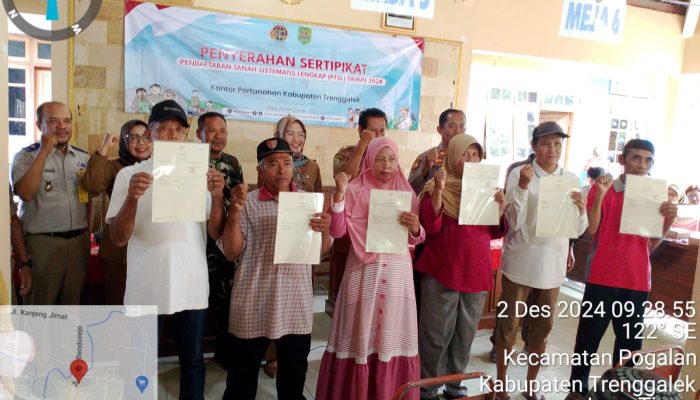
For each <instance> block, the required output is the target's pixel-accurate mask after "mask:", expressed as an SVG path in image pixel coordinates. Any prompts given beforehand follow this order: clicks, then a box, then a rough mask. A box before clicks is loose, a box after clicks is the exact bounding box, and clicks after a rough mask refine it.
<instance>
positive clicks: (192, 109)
mask: <svg viewBox="0 0 700 400" xmlns="http://www.w3.org/2000/svg"><path fill="white" fill-rule="evenodd" d="M188 111H189V113H190V115H194V116H197V115H199V90H197V89H195V90H193V91H192V96H191V97H190V106H189V107H188Z"/></svg>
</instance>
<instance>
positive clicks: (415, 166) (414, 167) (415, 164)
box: [411, 157, 423, 171]
mask: <svg viewBox="0 0 700 400" xmlns="http://www.w3.org/2000/svg"><path fill="white" fill-rule="evenodd" d="M421 164H423V159H422V158H420V157H418V158H416V161H414V162H413V165H412V166H411V171H415V170H417V169H418V168H420V166H421Z"/></svg>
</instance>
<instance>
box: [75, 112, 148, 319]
mask: <svg viewBox="0 0 700 400" xmlns="http://www.w3.org/2000/svg"><path fill="white" fill-rule="evenodd" d="M147 130H148V125H146V123H145V122H143V121H141V120H137V119H134V120H131V121H128V122H126V123H125V124H124V125H122V128H121V133H120V135H119V137H117V136H115V135H112V134H109V133H108V134H105V137H104V139H102V144H100V147H98V148H97V151H95V153H93V155H92V157H90V161H89V162H88V165H87V168H86V169H85V174H84V175H83V177H82V179H81V181H80V185H81V186H82V187H83V188H85V190H87V191H88V192H90V193H102V192H106V193H107V195H108V196H111V195H112V188H113V187H114V179H115V178H116V177H117V173H118V172H119V171H120V170H121V169H122V168H124V167H127V166H129V165H133V164H135V163H138V162H141V161H143V160H146V159H148V158H149V157H151V152H152V151H153V146H152V145H151V141H150V140H148V136H147V134H146V131H147ZM116 143H119V158H117V159H114V160H108V159H107V154H108V153H109V149H110V147H112V146H113V145H114V144H116ZM99 255H100V259H101V263H102V269H103V270H104V271H105V303H106V304H110V305H122V304H124V290H125V288H126V246H124V247H117V246H116V245H115V244H114V243H113V242H112V239H111V238H110V235H109V227H107V226H104V227H103V229H102V239H101V241H100V251H99Z"/></svg>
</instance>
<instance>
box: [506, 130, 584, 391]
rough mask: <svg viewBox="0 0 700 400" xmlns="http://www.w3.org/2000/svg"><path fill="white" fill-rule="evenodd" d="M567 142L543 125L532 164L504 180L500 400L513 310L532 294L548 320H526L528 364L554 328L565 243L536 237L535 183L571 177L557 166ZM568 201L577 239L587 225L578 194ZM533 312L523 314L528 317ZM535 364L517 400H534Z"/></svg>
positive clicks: (513, 325)
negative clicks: (574, 209) (576, 213)
mask: <svg viewBox="0 0 700 400" xmlns="http://www.w3.org/2000/svg"><path fill="white" fill-rule="evenodd" d="M567 137H569V136H568V135H567V134H566V133H564V131H563V130H562V128H561V127H560V126H559V125H558V124H557V123H555V122H551V121H549V122H543V123H541V124H540V125H538V126H537V127H536V128H535V130H534V131H533V133H532V143H531V144H532V149H533V150H534V152H535V159H534V160H532V161H531V162H530V163H526V164H524V165H521V166H519V167H516V168H514V169H513V170H512V171H511V172H510V174H509V176H508V178H507V181H506V202H507V204H508V205H507V208H506V213H505V215H506V220H507V223H508V232H507V233H506V236H505V238H504V240H503V255H502V257H501V272H502V273H503V277H502V280H501V284H502V288H503V291H502V293H501V299H500V302H499V304H500V303H504V305H505V310H504V311H503V312H502V313H499V315H503V317H500V318H499V320H498V323H497V327H496V332H495V339H496V356H497V371H498V380H497V384H496V392H497V398H499V399H503V398H505V397H506V395H507V393H504V390H503V388H504V386H505V383H506V371H507V368H508V365H507V362H506V360H507V359H506V354H507V353H510V352H511V351H512V348H513V344H514V343H515V337H516V334H517V330H518V323H519V322H520V321H519V319H520V318H519V317H518V316H517V315H516V306H517V307H519V308H520V309H521V312H522V309H523V308H524V306H525V305H526V304H527V302H526V301H527V299H528V296H529V295H530V293H532V292H534V293H533V297H532V300H533V301H532V305H533V306H535V307H537V308H538V309H540V310H541V309H543V308H548V309H549V310H550V315H549V316H538V315H532V316H533V317H535V318H533V319H532V321H531V324H530V327H529V332H528V335H527V338H528V340H527V341H528V343H527V351H528V352H529V353H530V357H529V360H537V359H538V357H539V355H541V354H542V353H544V350H545V347H546V343H547V337H548V336H549V332H550V331H551V330H552V325H553V324H554V312H555V305H556V300H557V296H558V294H559V286H561V284H562V282H563V281H564V277H565V276H566V270H567V256H568V254H569V239H567V238H544V237H537V236H536V225H537V201H538V194H539V179H540V178H541V177H543V176H563V175H568V176H576V175H575V174H574V173H572V172H570V171H566V170H564V169H563V168H561V167H560V166H559V165H558V162H559V158H560V157H561V151H562V147H563V141H564V139H565V138H567ZM571 200H572V201H573V203H574V204H576V206H577V207H578V209H579V216H580V218H579V227H578V232H579V235H580V234H582V233H583V232H584V230H585V229H586V227H587V226H588V219H587V217H586V213H585V209H584V204H585V203H584V200H583V197H582V196H581V193H579V192H574V193H573V194H572V195H571ZM533 310H534V308H530V309H528V312H531V311H533ZM538 372H539V363H538V362H536V361H535V362H531V363H529V365H528V370H527V381H528V382H527V383H528V388H529V390H527V391H526V392H523V396H524V397H525V398H526V399H528V400H530V399H540V398H541V395H538V394H537V393H535V391H533V390H532V389H533V386H534V385H532V384H533V382H535V381H536V380H537V374H538Z"/></svg>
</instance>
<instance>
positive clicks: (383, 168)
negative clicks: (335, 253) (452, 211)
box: [316, 137, 425, 400]
mask: <svg viewBox="0 0 700 400" xmlns="http://www.w3.org/2000/svg"><path fill="white" fill-rule="evenodd" d="M361 171H362V172H360V175H359V176H357V178H355V179H353V180H352V182H350V183H349V184H348V180H349V177H348V176H347V175H346V174H345V173H343V172H341V173H339V174H338V175H336V176H335V181H336V191H335V193H334V195H333V201H332V204H331V209H332V212H331V215H332V217H333V222H332V224H331V229H330V231H331V236H333V237H334V238H339V237H343V236H345V235H346V234H347V235H348V236H349V237H350V241H351V243H352V247H351V250H350V254H349V255H348V259H347V263H346V265H345V274H344V276H343V281H342V283H341V285H340V292H339V293H338V298H337V300H336V303H335V310H334V313H333V323H332V327H331V332H330V337H329V339H328V347H327V348H326V352H325V353H324V355H323V360H322V361H321V370H320V372H319V377H318V384H317V385H316V399H317V400H330V399H332V400H345V399H347V400H356V399H376V400H385V399H386V400H388V399H391V397H392V395H393V393H394V392H395V391H396V389H398V388H399V387H400V386H401V385H403V384H404V383H406V382H409V381H412V380H417V379H419V378H420V360H419V358H418V327H417V323H416V299H415V295H414V292H413V273H412V269H413V267H412V263H411V255H410V252H406V254H403V255H400V254H383V253H382V254H379V253H368V252H366V251H365V238H366V236H367V219H368V215H369V198H370V192H371V190H372V189H382V190H397V191H405V192H410V193H411V197H412V200H411V211H410V212H401V213H399V214H398V216H397V219H398V222H399V223H400V224H401V225H403V226H405V227H406V228H407V229H408V245H409V248H412V247H413V246H415V245H416V244H419V243H421V242H423V240H424V239H425V231H424V230H423V227H421V225H420V223H419V222H418V200H417V199H416V196H415V194H414V193H413V190H412V189H411V186H410V185H409V184H408V182H407V181H406V177H405V176H404V175H403V173H402V172H401V167H400V166H399V162H398V149H397V147H396V143H395V142H394V141H393V140H391V139H389V138H387V137H380V138H377V139H374V140H372V142H371V143H370V145H369V146H368V147H367V152H366V153H365V158H364V159H363V160H362V167H361ZM408 398H409V399H418V391H417V390H416V391H415V392H414V393H412V394H411V396H409V397H408Z"/></svg>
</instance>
